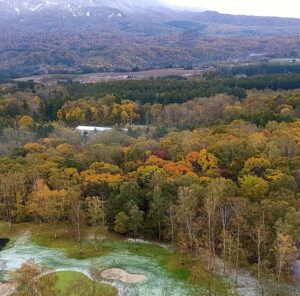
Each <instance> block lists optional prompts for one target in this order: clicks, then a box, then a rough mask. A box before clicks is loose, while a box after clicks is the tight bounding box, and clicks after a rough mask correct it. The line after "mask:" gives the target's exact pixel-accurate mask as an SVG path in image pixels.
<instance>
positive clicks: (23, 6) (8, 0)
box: [0, 0, 164, 17]
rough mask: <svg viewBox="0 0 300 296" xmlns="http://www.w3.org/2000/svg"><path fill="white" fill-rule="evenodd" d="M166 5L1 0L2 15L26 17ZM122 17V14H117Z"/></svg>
mask: <svg viewBox="0 0 300 296" xmlns="http://www.w3.org/2000/svg"><path fill="white" fill-rule="evenodd" d="M162 5H164V4H163V3H162V2H160V1H159V0H157V1H156V0H138V1H136V0H0V15H1V14H6V15H7V14H9V15H12V14H13V15H24V14H32V13H35V12H43V11H55V10H61V11H66V12H68V13H70V14H72V15H73V16H83V15H84V16H90V15H91V14H92V13H93V9H95V8H96V9H97V8H99V7H106V8H107V7H109V8H113V9H118V10H120V11H123V12H130V11H135V12H136V11H138V10H140V9H145V8H155V7H159V6H162ZM116 16H117V17H120V16H121V15H120V13H117V15H116Z"/></svg>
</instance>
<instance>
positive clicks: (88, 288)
mask: <svg viewBox="0 0 300 296" xmlns="http://www.w3.org/2000/svg"><path fill="white" fill-rule="evenodd" d="M56 276H57V282H56V288H57V289H58V290H59V291H60V293H61V294H60V295H61V296H78V295H79V294H80V291H83V292H84V295H94V296H104V295H105V296H116V295H117V294H118V293H117V290H116V289H115V288H114V287H112V286H110V285H107V284H104V283H99V282H93V281H92V280H90V279H89V278H88V277H87V276H85V275H83V274H82V273H78V272H74V271H60V272H57V273H56ZM80 295H81V294H80Z"/></svg>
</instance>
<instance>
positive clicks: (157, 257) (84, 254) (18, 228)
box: [0, 223, 235, 296]
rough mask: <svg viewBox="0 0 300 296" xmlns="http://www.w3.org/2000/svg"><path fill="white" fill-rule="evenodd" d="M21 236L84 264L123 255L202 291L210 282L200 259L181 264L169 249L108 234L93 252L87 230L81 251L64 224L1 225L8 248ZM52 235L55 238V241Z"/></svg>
mask: <svg viewBox="0 0 300 296" xmlns="http://www.w3.org/2000/svg"><path fill="white" fill-rule="evenodd" d="M24 233H30V234H31V240H32V241H33V242H34V243H35V244H37V245H40V246H42V247H46V248H51V249H53V248H57V249H62V250H64V251H65V253H66V254H67V256H68V257H69V258H74V259H79V260H85V259H88V258H95V257H102V256H104V257H105V256H110V254H119V253H122V252H126V254H128V256H130V255H132V257H140V258H145V259H146V260H148V261H147V262H153V264H155V265H157V266H159V268H160V269H161V270H164V271H165V272H166V273H167V274H168V276H169V277H170V278H172V279H173V280H175V281H183V282H186V283H193V284H195V285H196V286H198V287H200V288H201V287H203V289H207V287H208V278H212V276H208V273H207V271H206V270H205V268H204V264H203V263H202V262H201V261H200V260H199V259H197V260H195V258H193V257H191V256H189V255H185V256H184V258H183V261H181V258H180V255H179V254H177V253H176V252H171V251H170V250H169V249H167V248H163V247H161V246H159V245H156V244H146V243H145V244H144V243H133V242H129V241H128V240H127V238H126V237H122V236H118V235H115V234H111V233H108V234H106V235H105V236H106V238H105V240H103V241H100V242H99V243H98V250H96V249H95V244H94V240H93V238H92V237H93V236H92V234H93V229H92V228H90V227H87V228H85V229H83V237H84V239H83V242H82V246H81V249H80V248H79V245H78V243H77V242H76V239H75V236H74V234H73V232H72V231H71V229H70V227H69V225H68V224H66V223H59V224H57V225H55V226H53V225H50V224H35V223H25V224H18V225H12V226H11V227H8V226H7V225H6V224H1V223H0V237H5V238H10V239H11V243H10V244H9V245H11V244H13V242H14V241H15V240H17V239H18V237H20V236H21V235H22V234H24ZM55 234H56V235H57V237H56V238H55ZM8 247H9V246H8ZM195 266H196V269H197V274H198V275H199V274H200V275H201V276H200V277H198V276H196V277H195V273H194V270H195ZM114 267H116V266H114ZM117 267H120V268H122V267H126V266H117ZM75 275H76V274H74V273H73V272H63V273H58V276H59V281H58V287H59V288H60V289H61V290H65V289H67V288H68V287H67V286H68V285H69V283H70V282H72V278H73V276H75ZM77 275H78V274H77ZM77 275H76V277H77ZM78 276H80V278H79V279H80V281H81V280H83V279H84V278H85V280H86V281H87V282H88V281H90V280H89V279H88V278H87V277H85V276H84V275H83V274H79V275H78ZM76 277H75V278H76ZM213 278H214V280H213V282H214V290H215V292H216V295H218V296H228V295H235V294H234V293H232V289H231V288H230V286H229V285H228V284H226V283H225V282H224V281H223V280H222V279H221V278H219V277H213ZM103 288H105V287H103ZM99 289H100V288H99ZM110 291H112V290H110ZM112 292H113V291H112ZM100 295H101V294H100ZM102 295H114V294H102ZM72 296H73V295H72ZM74 296H75V295H74Z"/></svg>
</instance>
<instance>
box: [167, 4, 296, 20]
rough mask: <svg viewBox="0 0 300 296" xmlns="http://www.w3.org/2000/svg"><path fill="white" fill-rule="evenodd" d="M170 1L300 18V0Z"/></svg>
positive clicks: (256, 13)
mask: <svg viewBox="0 0 300 296" xmlns="http://www.w3.org/2000/svg"><path fill="white" fill-rule="evenodd" d="M165 1H167V2H169V3H172V4H176V5H181V6H189V7H199V8H205V9H208V10H216V11H219V12H224V13H232V14H248V15H262V16H285V17H297V18H300V1H299V0H165Z"/></svg>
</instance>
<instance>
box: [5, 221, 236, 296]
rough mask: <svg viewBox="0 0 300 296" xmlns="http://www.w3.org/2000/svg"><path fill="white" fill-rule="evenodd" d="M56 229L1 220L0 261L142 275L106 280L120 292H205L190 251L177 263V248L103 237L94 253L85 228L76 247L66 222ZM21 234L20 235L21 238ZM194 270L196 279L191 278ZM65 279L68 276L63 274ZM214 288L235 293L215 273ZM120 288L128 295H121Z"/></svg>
mask: <svg viewBox="0 0 300 296" xmlns="http://www.w3.org/2000/svg"><path fill="white" fill-rule="evenodd" d="M55 228H56V229H57V231H56V232H57V235H58V236H57V238H55V237H54V230H53V227H51V226H50V225H48V224H29V223H28V224H20V225H13V226H12V227H11V228H8V227H6V225H5V224H0V235H1V236H5V237H9V238H11V239H12V243H11V245H10V246H8V247H7V248H6V249H5V250H3V251H2V252H0V260H3V259H4V260H6V262H7V267H8V270H14V269H15V268H18V267H19V266H20V265H21V264H22V263H24V262H26V261H27V260H29V259H31V258H33V259H35V260H36V262H37V263H45V264H47V266H49V267H50V268H51V269H53V270H54V271H68V272H71V271H72V272H80V273H82V274H83V275H86V276H89V275H90V274H91V267H93V269H94V268H97V270H98V271H101V270H107V269H109V268H119V269H122V270H124V271H127V272H128V273H130V274H141V275H142V274H144V275H145V276H146V278H145V280H144V281H142V282H139V283H136V284H130V285H129V284H126V283H123V282H121V281H119V280H109V282H108V283H109V284H111V285H112V286H113V287H115V288H117V289H118V291H119V294H120V295H145V294H143V293H146V292H147V293H148V292H153V291H155V293H157V294H155V295H171V294H164V293H165V291H168V293H170V292H172V295H194V293H196V295H198V294H197V291H198V292H199V291H201V293H202V292H203V293H206V291H207V289H208V282H207V280H208V278H209V276H208V273H207V271H206V270H205V267H204V264H203V263H202V262H201V260H200V259H199V260H198V261H199V262H197V266H198V267H197V273H196V274H194V271H193V268H192V266H194V264H195V263H196V261H195V258H191V257H190V256H189V255H185V256H184V258H183V260H182V261H181V258H180V256H178V254H177V253H176V252H172V251H171V250H169V249H167V248H165V247H161V246H159V245H156V244H155V243H154V244H152V243H142V242H137V243H135V242H132V241H129V240H128V239H127V238H126V237H120V236H115V235H107V236H106V238H105V239H104V240H102V241H100V242H99V246H98V251H95V248H94V242H93V240H92V239H89V238H90V233H89V231H90V229H89V228H87V229H85V236H84V237H85V239H84V241H83V243H82V249H81V251H80V249H79V246H78V244H77V243H76V241H74V238H73V237H72V234H71V233H70V232H69V229H68V227H67V225H66V224H64V223H62V224H57V225H56V226H55ZM22 233H25V236H24V237H22ZM29 234H30V236H29ZM18 236H19V238H18ZM26 236H27V237H26ZM13 241H15V243H13ZM9 258H14V259H13V260H10V259H9ZM199 274H200V275H201V278H198V279H197V278H195V276H197V275H199ZM62 276H63V277H62V280H61V281H60V284H59V285H60V286H62V287H63V288H64V287H65V286H67V284H66V280H65V278H66V277H65V274H62ZM67 279H70V276H69V275H68V274H67ZM67 282H69V280H68V281H67ZM196 283H197V284H196ZM214 290H215V291H216V293H217V295H220V296H227V295H235V294H232V289H231V287H230V286H229V285H228V284H226V283H225V282H224V281H223V280H222V279H221V278H219V277H215V280H214ZM122 291H127V292H128V293H129V294H123V292H122ZM127 292H126V293H127ZM135 293H140V294H135ZM109 295H110V294H109ZM201 295H202V294H201ZM203 295H205V294H203Z"/></svg>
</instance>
